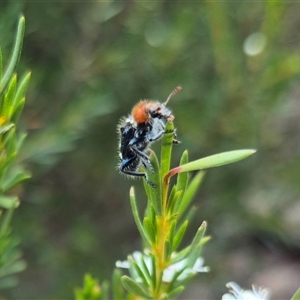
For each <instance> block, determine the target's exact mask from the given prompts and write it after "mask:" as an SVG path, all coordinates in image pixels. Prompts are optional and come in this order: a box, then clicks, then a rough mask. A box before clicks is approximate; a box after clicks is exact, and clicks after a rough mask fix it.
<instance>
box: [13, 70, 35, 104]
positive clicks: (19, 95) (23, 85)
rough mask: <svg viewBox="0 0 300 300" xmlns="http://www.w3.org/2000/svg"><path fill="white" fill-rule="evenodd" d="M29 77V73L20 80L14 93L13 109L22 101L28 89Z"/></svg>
mask: <svg viewBox="0 0 300 300" xmlns="http://www.w3.org/2000/svg"><path fill="white" fill-rule="evenodd" d="M30 77H31V72H28V73H27V74H26V75H25V77H24V78H23V79H22V81H21V83H20V85H19V87H18V89H17V93H16V97H15V99H14V107H16V106H17V105H18V104H19V102H20V101H22V99H24V98H25V94H26V92H27V89H28V85H29V81H30Z"/></svg>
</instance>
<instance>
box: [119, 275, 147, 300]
mask: <svg viewBox="0 0 300 300" xmlns="http://www.w3.org/2000/svg"><path fill="white" fill-rule="evenodd" d="M121 282H122V284H123V286H124V288H125V289H126V290H127V291H128V292H129V293H131V294H133V295H136V296H139V297H142V298H146V299H152V297H150V296H149V294H148V292H147V291H146V290H145V289H144V288H143V287H142V286H141V285H139V284H138V283H136V282H135V281H133V280H132V279H131V278H130V277H128V276H125V275H124V276H122V277H121Z"/></svg>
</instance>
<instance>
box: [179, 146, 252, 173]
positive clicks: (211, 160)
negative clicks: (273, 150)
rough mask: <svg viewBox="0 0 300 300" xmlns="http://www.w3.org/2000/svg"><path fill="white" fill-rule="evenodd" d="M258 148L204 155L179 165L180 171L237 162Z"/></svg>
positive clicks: (203, 168)
mask: <svg viewBox="0 0 300 300" xmlns="http://www.w3.org/2000/svg"><path fill="white" fill-rule="evenodd" d="M255 152H256V150H253V149H247V150H234V151H228V152H223V153H219V154H215V155H211V156H208V157H204V158H201V159H198V160H195V161H191V162H189V163H187V164H184V165H182V166H179V167H178V170H179V171H178V173H180V172H189V171H197V170H205V169H209V168H214V167H219V166H223V165H227V164H231V163H234V162H237V161H239V160H242V159H245V158H247V157H248V156H250V155H252V154H254V153H255ZM176 169H177V168H176Z"/></svg>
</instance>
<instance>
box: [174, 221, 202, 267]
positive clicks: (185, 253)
mask: <svg viewBox="0 0 300 300" xmlns="http://www.w3.org/2000/svg"><path fill="white" fill-rule="evenodd" d="M205 229H206V222H202V224H201V226H200V227H199V228H198V230H197V232H196V235H195V236H194V238H193V241H192V243H191V244H190V245H189V246H187V247H186V248H184V249H183V250H181V251H180V252H178V253H177V254H176V256H175V257H174V258H173V259H172V261H171V263H172V264H174V263H176V262H179V261H181V260H183V259H185V258H189V256H190V255H191V254H193V253H194V251H195V250H198V248H199V245H201V246H202V244H201V240H202V238H203V236H204V233H205Z"/></svg>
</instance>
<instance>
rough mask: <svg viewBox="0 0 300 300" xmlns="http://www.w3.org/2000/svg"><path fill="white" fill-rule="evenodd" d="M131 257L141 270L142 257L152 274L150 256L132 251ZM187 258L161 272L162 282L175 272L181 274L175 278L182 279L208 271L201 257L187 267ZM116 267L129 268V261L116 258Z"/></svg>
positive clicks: (170, 277)
mask: <svg viewBox="0 0 300 300" xmlns="http://www.w3.org/2000/svg"><path fill="white" fill-rule="evenodd" d="M132 258H133V259H134V260H135V262H136V263H137V264H138V265H139V267H140V268H141V269H142V270H143V263H142V258H143V259H144V262H145V265H146V267H147V269H148V271H149V273H150V274H151V275H152V274H153V270H152V261H151V257H150V256H148V255H147V254H142V253H141V252H138V251H136V252H134V253H133V254H132ZM187 264H188V260H187V259H183V260H181V261H179V262H176V263H174V264H172V265H169V266H168V267H167V268H166V269H165V270H164V273H163V278H162V279H163V282H171V281H172V280H173V278H174V276H175V274H176V273H177V272H180V271H182V272H181V274H180V275H179V276H178V277H177V280H180V281H182V280H184V279H186V278H187V277H188V276H189V275H190V274H195V273H202V272H208V271H209V268H208V267H206V266H203V264H204V259H203V258H202V257H199V258H197V260H196V262H195V264H194V265H193V267H187ZM116 267H117V268H123V269H129V267H130V262H129V261H128V260H125V261H120V260H118V261H117V262H116ZM136 280H138V281H141V278H136Z"/></svg>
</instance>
